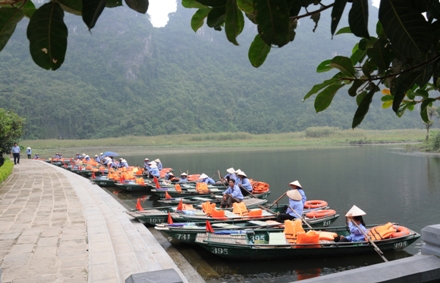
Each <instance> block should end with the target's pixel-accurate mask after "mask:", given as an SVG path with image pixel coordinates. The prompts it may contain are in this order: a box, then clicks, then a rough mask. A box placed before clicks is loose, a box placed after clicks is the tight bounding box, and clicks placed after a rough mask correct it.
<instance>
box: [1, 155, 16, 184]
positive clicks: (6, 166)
mask: <svg viewBox="0 0 440 283" xmlns="http://www.w3.org/2000/svg"><path fill="white" fill-rule="evenodd" d="M13 168H14V163H13V162H12V161H11V160H9V159H6V160H5V163H3V165H2V166H0V184H1V183H3V182H4V181H5V180H6V179H7V178H8V177H9V175H11V173H12V169H13Z"/></svg>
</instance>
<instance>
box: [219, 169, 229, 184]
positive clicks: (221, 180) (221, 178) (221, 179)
mask: <svg viewBox="0 0 440 283" xmlns="http://www.w3.org/2000/svg"><path fill="white" fill-rule="evenodd" d="M217 173H218V177H219V178H220V182H222V184H223V185H224V186H227V185H228V184H226V183H225V182H224V180H223V177H222V175H221V174H220V170H217Z"/></svg>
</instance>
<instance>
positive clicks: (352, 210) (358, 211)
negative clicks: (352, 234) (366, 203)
mask: <svg viewBox="0 0 440 283" xmlns="http://www.w3.org/2000/svg"><path fill="white" fill-rule="evenodd" d="M366 214H367V213H365V211H363V210H362V209H360V208H359V207H357V206H356V205H353V206H352V207H351V208H350V210H349V211H348V212H347V214H345V216H347V217H351V216H362V215H366Z"/></svg>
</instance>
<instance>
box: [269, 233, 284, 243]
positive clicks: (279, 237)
mask: <svg viewBox="0 0 440 283" xmlns="http://www.w3.org/2000/svg"><path fill="white" fill-rule="evenodd" d="M286 244H287V243H286V237H285V236H284V233H269V245H286Z"/></svg>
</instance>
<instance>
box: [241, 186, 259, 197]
mask: <svg viewBox="0 0 440 283" xmlns="http://www.w3.org/2000/svg"><path fill="white" fill-rule="evenodd" d="M238 187H239V188H240V190H241V193H242V194H243V192H245V193H246V194H247V195H248V196H249V195H250V196H252V197H254V198H258V197H257V196H256V195H254V194H253V193H252V192H250V191H248V190H246V189H245V188H243V187H242V186H238Z"/></svg>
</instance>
